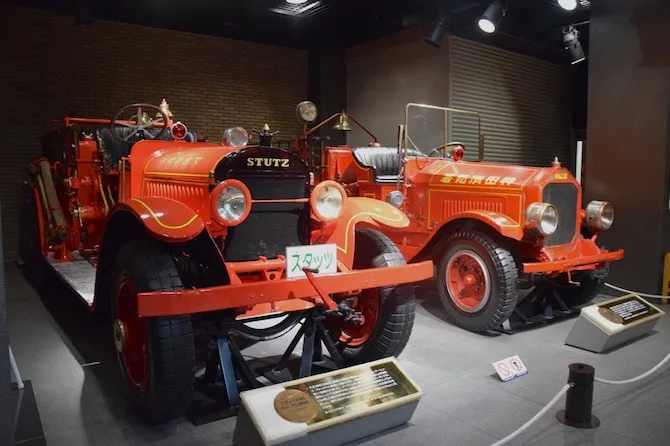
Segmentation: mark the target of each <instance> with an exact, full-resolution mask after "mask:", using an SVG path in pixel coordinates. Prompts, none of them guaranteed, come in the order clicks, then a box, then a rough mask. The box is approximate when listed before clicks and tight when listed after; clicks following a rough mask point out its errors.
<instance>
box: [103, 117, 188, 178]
mask: <svg viewBox="0 0 670 446" xmlns="http://www.w3.org/2000/svg"><path fill="white" fill-rule="evenodd" d="M116 131H117V135H118V136H120V137H122V138H126V137H128V135H130V134H131V133H132V132H133V129H131V128H129V127H118V128H117V129H116ZM151 131H152V134H154V135H155V134H157V133H158V131H159V130H157V129H151ZM95 134H96V136H97V138H98V148H99V150H100V152H102V155H103V163H104V168H105V172H109V169H111V168H115V167H117V166H118V165H119V161H120V160H121V158H124V157H127V156H129V155H130V149H131V148H132V147H133V145H134V144H135V143H137V142H139V141H141V139H137V140H134V139H132V138H131V140H130V141H121V140H118V139H116V138H114V137H113V136H112V130H111V129H110V128H109V127H99V128H98V129H96V131H95ZM157 139H158V140H159V141H174V138H173V137H172V134H171V133H170V131H169V130H166V131H165V132H163V134H162V135H160V137H159V138H157ZM184 141H186V142H196V141H197V138H196V135H195V133H191V132H187V133H186V137H185V138H184Z"/></svg>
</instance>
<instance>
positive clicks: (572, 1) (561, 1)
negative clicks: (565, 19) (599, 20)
mask: <svg viewBox="0 0 670 446" xmlns="http://www.w3.org/2000/svg"><path fill="white" fill-rule="evenodd" d="M558 5H559V6H560V7H561V8H563V9H565V10H566V11H573V10H574V9H576V8H577V0H558Z"/></svg>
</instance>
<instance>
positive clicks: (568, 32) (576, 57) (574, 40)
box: [563, 25, 586, 65]
mask: <svg viewBox="0 0 670 446" xmlns="http://www.w3.org/2000/svg"><path fill="white" fill-rule="evenodd" d="M563 46H564V47H565V49H566V50H567V51H568V54H569V55H570V64H571V65H575V64H577V63H579V62H582V61H583V60H584V59H586V56H585V55H584V50H583V49H582V44H581V43H579V31H577V30H576V29H575V27H574V26H572V25H570V26H566V27H565V28H563Z"/></svg>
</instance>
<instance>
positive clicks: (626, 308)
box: [598, 295, 659, 325]
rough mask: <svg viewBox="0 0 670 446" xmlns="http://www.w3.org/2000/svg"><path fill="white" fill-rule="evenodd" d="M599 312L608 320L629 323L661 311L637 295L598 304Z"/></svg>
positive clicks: (621, 323) (622, 323) (616, 322)
mask: <svg viewBox="0 0 670 446" xmlns="http://www.w3.org/2000/svg"><path fill="white" fill-rule="evenodd" d="M598 312H599V313H600V314H601V315H602V316H603V317H604V318H605V319H607V320H608V321H610V322H614V323H615V324H620V325H628V324H631V323H633V322H636V321H639V320H641V319H646V318H648V317H650V316H654V315H656V314H658V313H659V311H658V310H657V309H656V308H655V307H652V306H650V305H649V304H647V303H646V302H645V301H643V300H642V299H640V298H638V296H635V295H629V296H624V298H621V299H616V300H613V301H609V302H603V303H601V304H599V305H598Z"/></svg>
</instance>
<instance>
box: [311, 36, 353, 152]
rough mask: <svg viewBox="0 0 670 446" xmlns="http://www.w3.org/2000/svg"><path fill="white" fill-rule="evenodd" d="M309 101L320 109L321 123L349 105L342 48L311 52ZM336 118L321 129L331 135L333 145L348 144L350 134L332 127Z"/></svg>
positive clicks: (321, 132) (327, 48)
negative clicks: (347, 134) (347, 139)
mask: <svg viewBox="0 0 670 446" xmlns="http://www.w3.org/2000/svg"><path fill="white" fill-rule="evenodd" d="M308 61H309V62H308V67H309V69H308V71H309V76H308V93H309V100H310V101H312V102H314V103H315V104H316V106H317V107H318V109H319V117H318V118H317V122H320V121H321V120H323V119H326V118H328V117H329V116H332V115H334V114H335V113H338V112H341V111H342V110H345V109H346V108H347V70H346V61H345V50H344V48H342V47H322V48H319V49H314V50H311V51H310V52H309V58H308ZM334 124H335V121H333V122H332V123H330V124H326V125H324V126H323V127H322V128H321V129H319V130H317V133H319V134H320V136H328V137H330V142H329V144H332V145H341V144H345V143H346V134H345V133H343V132H338V131H335V130H332V127H333V125H334Z"/></svg>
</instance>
